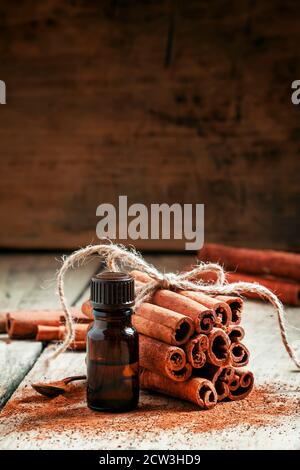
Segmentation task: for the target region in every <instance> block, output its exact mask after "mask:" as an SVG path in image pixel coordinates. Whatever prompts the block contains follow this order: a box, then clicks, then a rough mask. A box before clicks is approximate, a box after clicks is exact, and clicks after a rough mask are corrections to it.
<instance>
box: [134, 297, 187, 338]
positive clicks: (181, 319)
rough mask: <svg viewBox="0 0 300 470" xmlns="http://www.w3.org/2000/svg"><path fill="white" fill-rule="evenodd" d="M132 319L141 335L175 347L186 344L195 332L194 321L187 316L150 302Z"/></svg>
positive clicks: (143, 305)
mask: <svg viewBox="0 0 300 470" xmlns="http://www.w3.org/2000/svg"><path fill="white" fill-rule="evenodd" d="M132 318H133V324H134V326H135V327H136V328H137V330H138V332H139V333H142V334H144V335H147V336H150V337H151V338H155V339H158V340H160V341H163V342H164V343H168V344H172V345H175V346H179V345H181V344H184V343H186V342H187V341H188V339H189V338H190V336H192V334H193V332H194V325H193V321H192V320H191V319H190V318H189V317H187V316H186V315H181V314H180V313H177V312H173V311H172V310H168V309H166V308H164V307H159V306H158V305H152V304H150V303H148V302H145V303H143V304H142V305H141V306H140V307H139V308H138V309H137V310H136V312H135V315H133V317H132Z"/></svg>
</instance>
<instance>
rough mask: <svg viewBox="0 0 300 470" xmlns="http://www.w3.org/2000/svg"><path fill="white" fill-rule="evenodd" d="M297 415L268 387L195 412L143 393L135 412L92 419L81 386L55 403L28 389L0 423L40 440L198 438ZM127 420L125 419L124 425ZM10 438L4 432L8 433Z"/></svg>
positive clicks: (297, 407)
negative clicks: (62, 436)
mask: <svg viewBox="0 0 300 470" xmlns="http://www.w3.org/2000/svg"><path fill="white" fill-rule="evenodd" d="M299 412H300V404H299V400H297V399H296V398H293V397H286V396H284V397H283V396H280V395H279V394H278V393H277V392H276V391H272V389H271V387H270V386H268V387H265V388H256V389H254V390H253V392H252V393H251V395H250V396H249V397H248V398H247V399H245V400H241V401H236V402H224V403H223V402H222V403H219V405H218V406H217V407H215V408H213V409H212V410H209V411H201V410H200V411H199V408H198V407H197V406H194V405H192V404H190V403H188V402H182V401H179V400H175V399H171V398H167V397H163V396H161V395H158V394H150V393H143V394H142V397H141V400H140V406H139V408H138V409H137V410H135V411H132V412H130V413H122V414H111V413H97V412H95V411H92V410H90V409H88V408H87V406H86V401H85V385H84V384H81V385H79V384H77V385H74V386H73V388H72V390H71V391H70V392H69V393H68V394H66V395H61V396H59V397H57V398H54V399H51V400H50V399H48V398H44V397H42V396H39V395H37V394H36V393H35V392H34V391H33V390H31V388H30V387H27V388H25V389H24V390H23V392H22V396H21V397H18V398H15V399H12V400H10V401H9V402H8V404H7V405H6V407H5V408H4V410H3V411H2V413H1V414H0V418H1V420H2V421H3V420H4V422H5V420H6V419H7V418H9V417H12V416H14V431H18V432H22V431H31V430H35V431H36V432H37V436H36V438H39V439H43V436H44V437H45V438H47V437H49V431H51V432H52V433H54V432H56V433H61V432H68V431H74V430H76V432H82V433H84V435H85V436H88V434H89V432H90V433H92V434H93V435H95V433H96V434H98V435H99V434H101V433H105V432H107V430H108V429H109V430H110V431H116V432H122V431H123V432H130V433H134V434H135V435H138V434H141V433H143V435H144V433H146V432H148V431H149V432H159V431H161V430H171V429H175V428H181V429H182V428H185V429H187V430H189V431H191V432H195V433H201V432H209V431H215V430H223V429H230V428H234V427H236V426H238V425H251V426H258V427H259V426H263V425H268V424H272V425H276V422H277V423H278V424H279V423H280V418H281V417H284V416H289V415H295V414H297V413H299ZM129 418H130V419H129ZM8 432H9V431H8Z"/></svg>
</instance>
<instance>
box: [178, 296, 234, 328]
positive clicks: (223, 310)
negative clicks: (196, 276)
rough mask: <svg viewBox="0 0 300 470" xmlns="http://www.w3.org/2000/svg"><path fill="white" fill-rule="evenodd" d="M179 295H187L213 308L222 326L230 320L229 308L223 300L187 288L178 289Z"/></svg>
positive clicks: (226, 324)
mask: <svg viewBox="0 0 300 470" xmlns="http://www.w3.org/2000/svg"><path fill="white" fill-rule="evenodd" d="M180 295H184V296H186V297H189V298H190V299H192V300H195V301H196V302H199V303H200V304H202V305H205V306H206V307H208V308H209V309H212V310H214V312H215V314H216V317H217V319H218V320H219V322H220V323H221V324H222V325H223V326H228V325H229V323H230V322H231V310H230V307H229V305H227V303H226V302H223V301H222V300H219V299H217V298H214V297H210V296H208V295H206V294H202V293H201V292H194V291H189V290H188V291H180Z"/></svg>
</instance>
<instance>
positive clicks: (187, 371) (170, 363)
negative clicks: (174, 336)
mask: <svg viewBox="0 0 300 470" xmlns="http://www.w3.org/2000/svg"><path fill="white" fill-rule="evenodd" d="M139 353H140V354H139V355H140V366H141V367H144V368H146V369H148V370H151V371H152V372H155V373H157V374H161V375H164V376H166V377H168V378H169V379H172V380H177V381H182V380H186V379H188V378H189V377H190V376H191V374H192V367H191V366H190V364H186V356H185V352H184V351H183V349H181V348H178V347H177V346H170V345H168V344H166V343H162V342H161V341H158V340H156V339H153V338H150V337H148V336H145V335H141V334H140V335H139Z"/></svg>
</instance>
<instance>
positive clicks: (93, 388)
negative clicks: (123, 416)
mask: <svg viewBox="0 0 300 470" xmlns="http://www.w3.org/2000/svg"><path fill="white" fill-rule="evenodd" d="M131 314H132V310H131V309H127V310H123V311H122V310H118V311H109V312H103V311H99V310H95V309H94V316H95V321H94V324H93V326H92V328H91V329H90V330H89V331H88V334H87V403H88V406H89V407H90V408H92V409H94V410H97V411H115V412H121V411H128V410H131V409H134V408H136V407H137V405H138V400H139V362H138V357H139V356H138V354H139V351H138V349H139V348H138V334H137V331H136V330H135V328H134V327H133V326H132V324H131Z"/></svg>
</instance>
